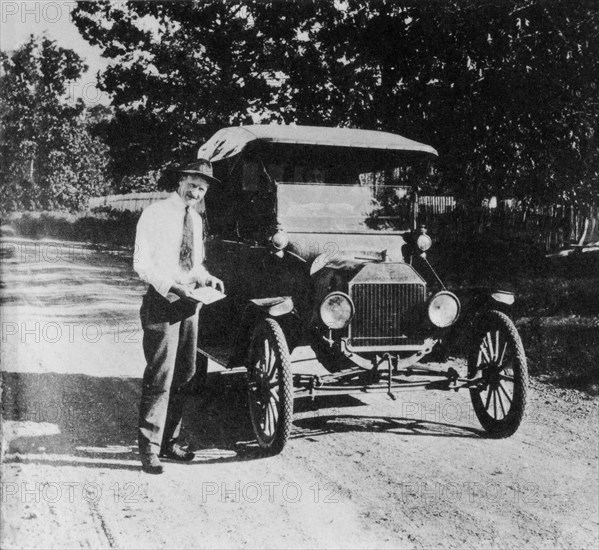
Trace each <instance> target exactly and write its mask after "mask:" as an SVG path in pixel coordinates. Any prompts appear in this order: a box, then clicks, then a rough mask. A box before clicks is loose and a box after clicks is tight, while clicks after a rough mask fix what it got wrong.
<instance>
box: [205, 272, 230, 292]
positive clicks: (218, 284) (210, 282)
mask: <svg viewBox="0 0 599 550" xmlns="http://www.w3.org/2000/svg"><path fill="white" fill-rule="evenodd" d="M205 284H206V286H211V287H213V288H215V289H216V290H220V291H221V292H222V293H223V294H224V293H225V285H224V284H223V282H222V281H221V280H220V279H219V278H218V277H215V276H214V275H210V276H209V277H208V278H207V279H206V282H205Z"/></svg>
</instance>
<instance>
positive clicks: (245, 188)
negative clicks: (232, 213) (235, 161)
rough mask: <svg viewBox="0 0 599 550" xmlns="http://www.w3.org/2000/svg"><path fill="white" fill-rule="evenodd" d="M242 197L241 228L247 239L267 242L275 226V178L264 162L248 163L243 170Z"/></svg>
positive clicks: (240, 232) (238, 222)
mask: <svg viewBox="0 0 599 550" xmlns="http://www.w3.org/2000/svg"><path fill="white" fill-rule="evenodd" d="M240 172H241V175H242V182H241V186H240V187H241V189H242V191H241V197H240V201H239V202H238V208H237V228H238V233H239V236H240V237H241V238H243V239H247V240H252V241H256V242H263V241H264V240H265V239H267V238H268V236H269V235H270V234H271V232H272V226H273V224H274V223H275V218H276V216H275V193H276V188H275V186H274V181H273V180H274V176H273V175H272V174H270V172H269V175H270V178H271V179H270V180H269V177H268V176H267V174H266V173H265V172H264V167H263V165H262V164H261V163H259V162H255V161H249V160H246V161H244V162H243V168H242V169H241V170H240Z"/></svg>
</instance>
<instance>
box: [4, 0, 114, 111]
mask: <svg viewBox="0 0 599 550" xmlns="http://www.w3.org/2000/svg"><path fill="white" fill-rule="evenodd" d="M74 7H75V2H74V1H73V0H71V1H69V0H56V1H52V0H39V1H34V0H0V49H1V50H2V51H3V52H7V51H10V50H14V49H16V48H18V47H19V46H21V45H22V44H24V43H25V42H27V40H28V39H29V36H30V35H31V34H34V35H36V36H39V35H41V34H43V33H46V35H47V36H48V38H50V39H52V40H56V42H57V43H58V45H59V46H62V47H63V48H70V49H72V50H75V51H76V52H77V53H78V54H79V55H80V56H81V57H82V58H83V59H84V60H85V63H86V64H87V65H88V66H89V69H88V71H87V73H85V74H84V75H83V76H82V78H81V79H80V80H79V81H78V82H74V83H71V86H70V88H69V90H70V93H71V97H72V98H73V99H76V98H83V100H84V101H85V102H86V103H87V104H88V105H93V104H94V103H102V104H104V105H106V104H108V103H109V102H110V98H109V96H108V95H107V94H105V93H103V92H101V91H100V90H98V89H97V88H96V74H97V72H98V71H100V70H103V69H105V68H106V66H107V65H108V63H109V60H107V59H103V58H102V57H101V56H100V49H99V48H97V47H95V46H91V45H90V44H88V43H87V42H86V41H85V40H84V39H83V38H82V37H81V36H80V35H79V31H78V30H77V27H76V26H75V24H74V23H73V22H72V20H71V15H70V13H71V10H72V9H73V8H74Z"/></svg>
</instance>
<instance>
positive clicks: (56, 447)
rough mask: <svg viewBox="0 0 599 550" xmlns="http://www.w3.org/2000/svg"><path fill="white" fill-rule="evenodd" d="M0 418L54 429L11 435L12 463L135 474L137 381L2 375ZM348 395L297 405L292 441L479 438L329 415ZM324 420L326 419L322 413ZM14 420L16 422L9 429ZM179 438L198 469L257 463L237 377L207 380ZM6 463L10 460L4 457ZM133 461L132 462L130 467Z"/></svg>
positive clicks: (444, 426) (444, 428) (433, 426)
mask: <svg viewBox="0 0 599 550" xmlns="http://www.w3.org/2000/svg"><path fill="white" fill-rule="evenodd" d="M2 386H3V399H2V417H3V419H4V420H5V421H9V422H8V423H11V422H10V421H13V422H12V423H14V424H15V425H17V424H18V422H19V421H21V422H22V421H27V422H26V423H27V424H28V425H30V426H31V425H34V426H35V423H40V424H42V423H49V424H54V425H56V426H58V428H59V430H60V433H59V434H58V435H43V433H42V434H41V435H40V434H36V433H35V430H33V431H32V432H31V430H30V433H19V432H18V430H17V431H16V432H15V433H13V434H12V435H11V436H10V437H11V438H12V441H10V444H9V445H10V446H9V450H8V452H9V453H19V454H20V455H25V456H19V457H16V458H15V460H20V461H23V462H25V461H26V462H40V463H42V462H44V463H47V464H50V465H55V466H64V465H72V466H82V467H90V468H93V467H103V468H115V469H138V468H139V466H138V463H139V462H138V461H139V457H138V454H137V433H136V426H137V413H138V403H139V395H140V387H141V380H140V379H137V378H114V377H111V378H108V377H107V378H101V377H97V376H87V375H82V374H69V375H65V374H57V373H46V374H41V373H39V374H24V373H6V372H5V373H2ZM362 405H364V403H362V402H361V401H360V400H359V399H356V398H355V397H352V396H349V395H331V396H326V395H325V396H319V397H318V398H317V400H316V402H315V404H313V405H311V404H310V403H309V400H307V399H306V398H297V399H296V401H295V409H296V413H298V414H308V415H309V416H307V417H303V418H296V419H295V421H294V428H293V431H292V435H291V437H292V439H305V438H314V437H322V436H326V435H328V434H333V433H343V432H360V431H363V432H389V433H397V434H399V435H433V436H435V437H481V435H482V434H483V432H482V431H480V430H476V429H473V428H469V427H463V426H456V425H452V424H448V423H441V422H431V421H427V420H424V419H409V418H394V417H385V416H378V417H375V416H361V415H349V414H330V411H331V409H333V410H336V409H341V408H347V407H356V406H362ZM327 412H328V413H329V414H326V413H327ZM15 421H17V422H15ZM182 438H183V439H184V440H185V441H186V442H187V443H188V444H189V447H190V449H192V450H194V451H196V453H197V459H196V460H197V461H198V462H199V463H204V464H206V463H214V462H236V461H245V460H256V459H260V458H263V457H264V454H263V453H262V451H261V450H260V449H259V448H258V446H257V444H256V443H255V441H254V436H253V432H252V428H251V422H250V416H249V411H248V407H247V403H246V390H245V383H244V377H243V375H235V376H230V375H229V376H226V377H223V376H222V375H219V373H211V374H210V375H209V377H208V380H207V382H206V386H205V388H204V389H203V390H202V391H200V392H198V393H195V394H193V395H190V397H189V400H188V403H187V409H186V414H185V420H184V429H183V430H182ZM9 460H10V458H9ZM132 461H134V463H132Z"/></svg>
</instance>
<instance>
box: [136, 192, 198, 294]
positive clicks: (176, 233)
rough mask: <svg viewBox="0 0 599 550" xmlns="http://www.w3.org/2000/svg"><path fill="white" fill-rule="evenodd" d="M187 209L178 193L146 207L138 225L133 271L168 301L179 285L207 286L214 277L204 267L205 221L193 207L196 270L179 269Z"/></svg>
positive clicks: (194, 265)
mask: <svg viewBox="0 0 599 550" xmlns="http://www.w3.org/2000/svg"><path fill="white" fill-rule="evenodd" d="M185 207H186V204H185V201H184V200H183V199H182V198H181V196H180V195H179V194H178V193H177V192H174V193H172V194H171V195H170V196H169V197H168V198H166V199H164V200H161V201H158V202H155V203H153V204H150V206H148V207H146V208H145V210H144V211H143V212H142V214H141V217H140V218H139V222H138V223H137V232H136V234H135V250H134V253H133V269H135V271H136V272H137V274H138V275H139V276H140V278H141V279H142V280H143V281H145V282H146V283H148V284H150V285H152V286H153V287H154V288H155V289H156V290H157V291H158V292H159V293H160V294H162V296H165V297H166V295H167V294H168V292H169V289H170V288H171V287H172V286H173V284H175V283H177V284H183V285H187V284H191V283H193V282H194V281H197V282H199V283H200V284H201V285H204V284H206V280H207V278H208V277H210V274H209V273H208V271H207V270H206V268H205V267H204V266H203V265H202V262H203V261H204V243H203V240H204V235H203V229H202V218H201V216H200V215H199V214H198V212H197V210H195V208H194V207H193V206H191V207H190V208H189V212H190V214H191V219H192V222H193V267H192V269H191V271H188V272H187V271H183V270H182V269H181V267H180V265H179V252H180V249H181V240H182V239H183V218H184V217H185Z"/></svg>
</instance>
